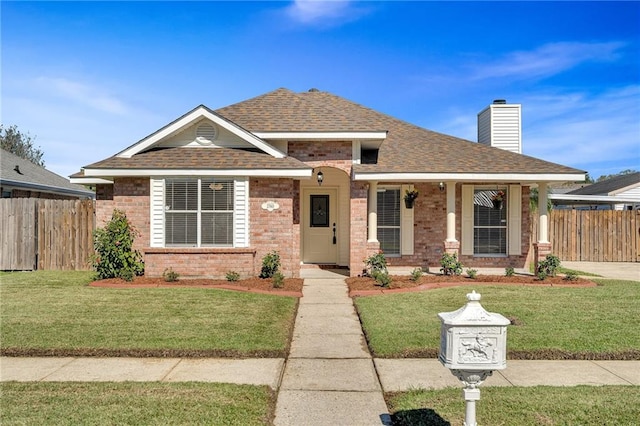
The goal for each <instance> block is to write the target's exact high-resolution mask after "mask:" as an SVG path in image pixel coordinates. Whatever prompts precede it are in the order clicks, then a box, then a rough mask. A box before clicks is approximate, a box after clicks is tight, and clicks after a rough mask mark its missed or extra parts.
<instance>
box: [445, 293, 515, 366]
mask: <svg viewBox="0 0 640 426" xmlns="http://www.w3.org/2000/svg"><path fill="white" fill-rule="evenodd" d="M467 300H468V302H467V304H466V305H465V306H463V307H462V308H460V309H458V310H457V311H453V312H441V313H439V314H438V317H439V318H440V320H441V321H442V325H441V329H440V353H439V355H438V358H439V359H440V362H441V363H442V364H444V366H445V367H447V368H449V369H452V370H473V371H482V370H503V369H505V368H506V367H507V325H509V324H511V321H509V320H508V319H507V318H505V317H504V316H502V315H500V314H496V313H491V312H487V311H485V310H484V308H483V307H482V305H480V294H478V293H476V292H475V291H473V292H471V293H469V294H467Z"/></svg>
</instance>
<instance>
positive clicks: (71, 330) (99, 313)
mask: <svg viewBox="0 0 640 426" xmlns="http://www.w3.org/2000/svg"><path fill="white" fill-rule="evenodd" d="M90 277H91V274H90V273H88V272H59V271H56V272H51V271H38V272H28V273H27V272H18V273H12V274H5V275H2V276H1V277H0V282H1V284H0V297H1V298H2V312H0V321H1V324H2V350H3V352H5V353H7V350H11V349H14V350H15V349H17V350H18V353H29V351H32V352H31V353H32V354H38V353H39V352H37V351H38V350H39V351H41V352H42V351H44V352H45V353H47V354H57V355H60V354H65V353H71V354H73V353H77V354H100V355H114V354H117V353H123V352H122V351H123V350H125V351H129V352H124V353H127V354H130V355H141V356H142V355H144V353H145V351H147V352H149V353H147V354H151V355H175V356H189V354H200V355H202V354H205V355H219V356H225V355H228V356H238V355H240V356H242V355H251V356H256V355H258V356H260V355H261V356H284V354H285V352H286V348H287V346H288V341H289V336H290V331H291V327H292V325H293V321H294V315H295V310H296V304H297V300H296V299H295V298H289V297H281V296H272V295H262V294H252V293H242V292H235V291H224V290H213V289H202V288H171V289H168V288H137V289H108V288H96V287H89V286H87V285H86V284H87V283H89V282H90V280H91V278H90ZM34 351H35V352H34ZM109 351H113V353H112V352H109ZM11 353H14V354H15V352H11Z"/></svg>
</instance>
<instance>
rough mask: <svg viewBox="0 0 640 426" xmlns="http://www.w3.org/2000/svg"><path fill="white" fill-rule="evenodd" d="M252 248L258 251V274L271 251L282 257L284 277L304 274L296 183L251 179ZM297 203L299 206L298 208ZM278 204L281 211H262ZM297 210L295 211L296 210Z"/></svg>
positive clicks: (298, 190) (298, 187)
mask: <svg viewBox="0 0 640 426" xmlns="http://www.w3.org/2000/svg"><path fill="white" fill-rule="evenodd" d="M249 197H250V202H249V217H250V224H249V230H250V236H249V241H250V246H251V247H252V248H254V249H255V250H256V262H257V263H258V267H257V271H258V273H259V272H260V268H261V267H262V257H263V256H264V255H265V254H267V253H268V252H270V251H274V250H275V251H277V252H278V253H279V254H280V261H281V264H282V273H283V274H284V275H285V276H287V277H293V276H298V275H299V271H300V209H299V204H300V201H299V200H300V184H299V182H294V181H293V179H267V178H256V179H251V181H250V183H249ZM294 200H295V204H294ZM266 201H275V202H277V203H278V204H279V207H278V209H276V210H273V211H268V210H265V209H263V208H262V204H263V203H265V202H266ZM294 206H295V207H294Z"/></svg>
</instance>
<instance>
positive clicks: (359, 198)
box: [349, 181, 380, 277]
mask: <svg viewBox="0 0 640 426" xmlns="http://www.w3.org/2000/svg"><path fill="white" fill-rule="evenodd" d="M368 188H369V185H368V184H367V183H366V182H355V181H352V182H351V202H350V203H351V218H350V222H351V237H350V256H349V273H350V275H351V276H352V277H355V276H357V275H358V274H360V273H362V269H363V268H364V260H365V259H366V258H367V257H369V256H370V255H372V254H374V253H377V252H378V250H379V249H380V243H367V219H368V217H367V216H368V209H367V197H368Z"/></svg>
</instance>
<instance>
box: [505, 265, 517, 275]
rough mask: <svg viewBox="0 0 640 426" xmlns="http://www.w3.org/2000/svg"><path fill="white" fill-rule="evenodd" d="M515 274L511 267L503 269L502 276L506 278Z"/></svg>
mask: <svg viewBox="0 0 640 426" xmlns="http://www.w3.org/2000/svg"><path fill="white" fill-rule="evenodd" d="M515 273H516V271H515V269H513V268H512V267H511V266H509V267H508V268H504V275H505V276H506V277H512V276H514V275H515Z"/></svg>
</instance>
